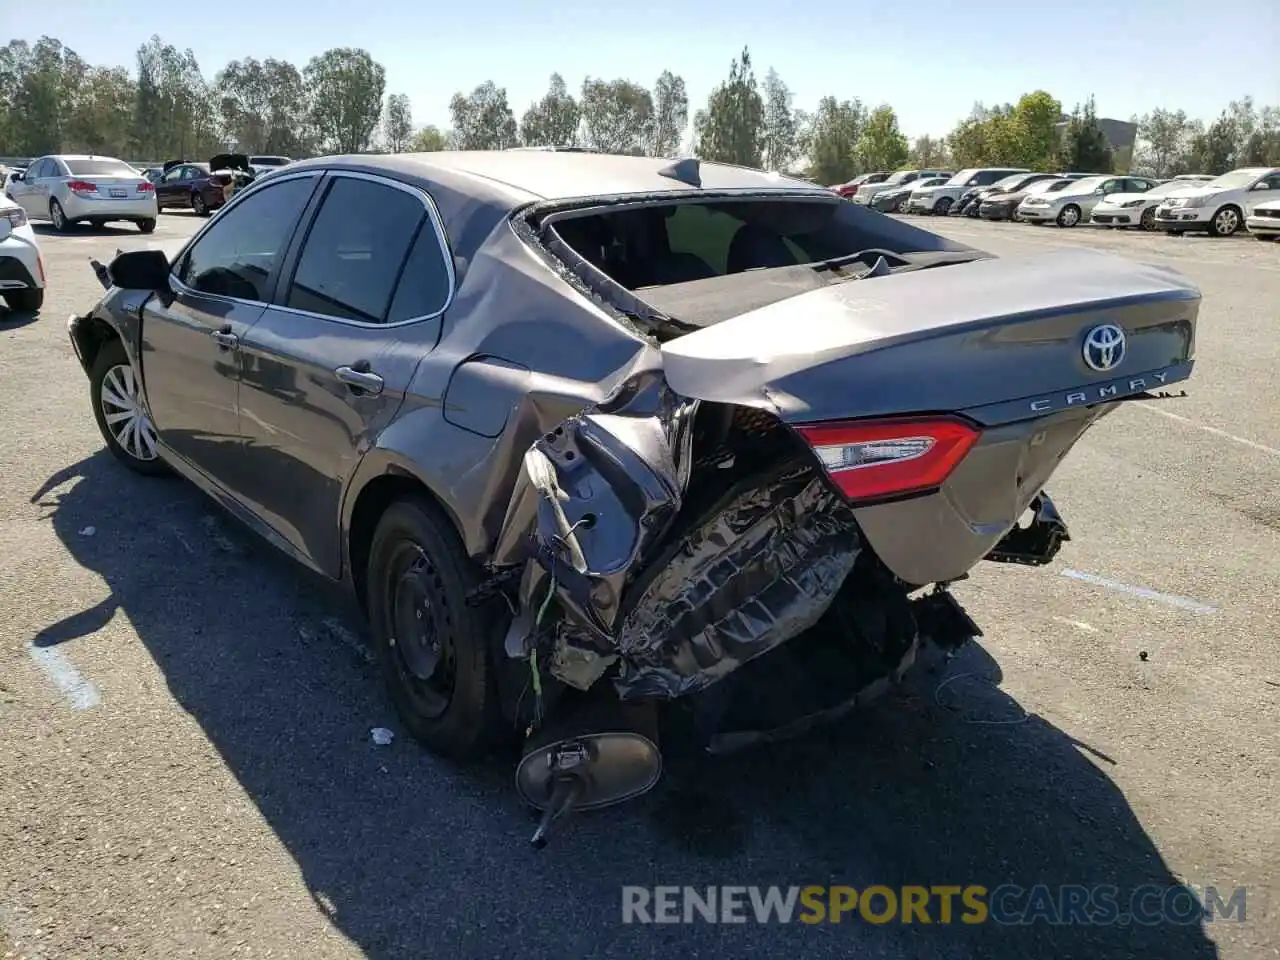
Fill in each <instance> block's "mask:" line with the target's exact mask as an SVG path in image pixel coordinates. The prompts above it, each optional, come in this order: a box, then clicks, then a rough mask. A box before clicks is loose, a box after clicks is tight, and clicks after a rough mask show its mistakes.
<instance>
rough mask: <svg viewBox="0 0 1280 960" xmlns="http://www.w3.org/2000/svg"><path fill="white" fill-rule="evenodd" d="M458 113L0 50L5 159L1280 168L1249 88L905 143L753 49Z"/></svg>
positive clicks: (1047, 102) (291, 71) (499, 97)
mask: <svg viewBox="0 0 1280 960" xmlns="http://www.w3.org/2000/svg"><path fill="white" fill-rule="evenodd" d="M449 113H450V120H451V124H450V128H449V129H448V130H441V129H439V128H436V127H432V126H428V127H424V128H421V129H415V126H414V123H413V114H412V109H411V105H410V103H409V98H408V97H407V96H405V95H404V94H398V93H392V94H389V95H388V94H387V89H386V71H385V70H384V69H383V67H382V66H381V64H379V63H377V62H376V61H375V60H374V59H373V57H372V56H371V55H370V54H369V53H368V52H367V51H365V50H360V49H353V48H345V47H343V48H335V49H331V50H326V51H325V52H323V53H321V54H320V55H318V56H316V57H313V58H312V59H311V60H310V61H309V62H308V63H307V64H306V65H304V66H303V67H302V68H301V69H299V68H298V67H297V66H295V65H294V64H292V63H289V62H287V61H283V60H275V59H270V58H268V59H266V60H255V59H253V58H251V57H250V58H245V59H242V60H233V61H231V62H230V63H228V64H226V65H225V66H224V67H223V68H222V69H221V70H219V71H218V72H217V74H215V75H214V77H213V79H212V80H209V79H207V78H206V77H205V75H204V73H203V72H202V70H201V68H200V65H199V64H198V63H197V62H196V58H195V56H194V55H193V54H192V53H191V51H190V50H179V49H178V48H176V47H174V46H172V45H171V44H166V43H164V42H163V41H162V40H161V39H160V38H159V37H158V36H153V37H152V38H151V39H150V40H149V41H147V42H146V43H145V44H143V45H142V46H141V47H139V49H138V53H137V65H136V69H135V70H134V71H133V72H130V71H128V70H125V69H123V68H119V67H101V66H93V65H91V64H88V63H86V62H85V61H84V60H83V59H81V58H80V57H79V56H78V55H77V54H76V53H75V51H73V50H70V49H68V48H67V47H65V46H63V45H62V43H60V42H59V41H58V40H55V39H53V38H51V37H41V38H40V40H38V41H37V42H36V43H34V44H29V43H27V42H26V41H23V40H13V41H10V42H9V43H8V44H7V45H5V46H4V47H0V155H10V156H35V155H39V154H42V153H52V152H57V151H66V152H70V151H77V152H92V153H102V154H110V155H115V156H121V157H129V158H133V159H138V160H163V159H167V158H170V157H206V156H211V155H212V154H214V153H217V152H220V151H222V150H224V149H226V147H227V146H228V145H229V144H231V143H234V144H235V145H236V148H237V149H239V150H241V151H244V152H246V153H271V154H284V155H287V156H291V157H295V158H299V157H305V156H311V155H318V154H325V153H358V152H361V151H367V150H373V149H381V150H387V151H391V152H401V151H423V150H440V149H445V148H456V149H471V150H490V149H503V148H506V147H513V146H520V145H524V146H543V145H569V144H575V145H581V146H585V147H590V148H593V149H596V150H601V151H608V152H613V153H631V154H638V155H648V156H671V155H674V154H677V153H681V152H685V153H695V154H697V155H698V156H700V157H702V158H704V159H708V160H720V161H724V162H728V163H737V164H743V165H747V166H752V167H764V168H766V169H771V170H786V171H792V172H802V173H805V174H807V175H808V176H810V177H812V178H813V179H815V180H817V181H818V182H820V183H827V184H834V183H839V182H842V181H844V180H848V179H849V178H851V177H853V176H855V175H857V174H859V173H863V172H867V171H870V170H893V169H897V168H900V167H903V166H908V165H910V166H913V167H919V168H927V167H942V168H950V169H958V168H961V167H970V166H1020V167H1028V168H1030V169H1038V170H1051V169H1070V170H1081V171H1107V170H1112V169H1116V170H1127V169H1132V170H1134V171H1135V172H1142V173H1147V174H1150V175H1153V176H1158V177H1168V176H1173V175H1174V174H1177V173H1190V172H1194V173H1221V172H1223V171H1226V170H1229V169H1231V168H1233V167H1237V166H1244V165H1252V164H1257V165H1267V166H1280V107H1276V106H1266V107H1262V108H1258V107H1255V105H1254V103H1253V101H1252V100H1251V99H1250V98H1249V97H1245V98H1243V99H1241V100H1238V101H1233V102H1232V103H1230V104H1229V105H1228V106H1227V108H1226V109H1225V110H1224V111H1223V112H1222V114H1221V115H1220V116H1219V117H1218V118H1217V119H1215V120H1213V121H1212V122H1211V123H1208V124H1205V123H1203V122H1202V121H1199V120H1195V119H1192V118H1189V117H1188V116H1187V115H1186V113H1185V112H1184V111H1181V110H1177V111H1175V110H1167V109H1156V110H1153V111H1152V112H1151V113H1149V114H1147V115H1145V116H1143V117H1136V118H1134V120H1135V122H1137V124H1138V143H1137V149H1136V151H1134V152H1133V154H1132V155H1121V156H1113V153H1112V149H1111V146H1110V144H1109V143H1108V142H1107V139H1106V137H1105V136H1104V134H1103V131H1102V129H1101V128H1100V126H1099V123H1098V118H1097V113H1096V108H1095V105H1094V103H1093V100H1092V99H1090V100H1089V101H1087V102H1086V103H1083V104H1080V105H1078V106H1076V107H1075V109H1074V110H1073V111H1072V113H1071V114H1070V116H1069V117H1067V118H1066V120H1065V123H1064V112H1063V106H1062V104H1061V103H1060V102H1059V101H1058V100H1057V99H1055V98H1054V97H1053V96H1052V95H1050V94H1049V93H1047V92H1045V91H1043V90H1036V91H1033V92H1030V93H1027V94H1024V95H1023V96H1022V97H1021V98H1020V99H1019V100H1018V101H1017V102H1016V103H1008V104H1003V105H999V106H995V107H986V106H984V105H982V104H977V105H975V107H974V109H973V111H972V113H971V114H970V116H968V117H967V118H965V119H964V120H962V121H961V122H960V123H959V124H958V125H957V126H956V128H955V129H954V130H952V131H951V133H950V134H948V135H947V136H944V137H936V138H935V137H931V136H922V137H918V138H916V139H915V141H914V142H909V141H908V139H907V137H906V136H904V135H903V133H902V131H901V130H900V128H899V124H898V118H897V115H896V113H895V112H894V110H893V108H892V107H891V106H889V105H888V104H880V105H878V106H871V105H869V104H866V103H864V102H863V101H862V100H860V99H858V98H856V97H854V98H848V99H841V98H838V97H835V96H827V97H823V98H822V99H821V100H819V101H818V103H817V105H816V108H815V109H814V110H813V111H811V112H810V111H807V110H803V109H801V108H798V107H797V106H796V105H795V103H794V101H793V97H792V94H791V91H790V90H789V89H788V88H787V85H786V84H785V83H784V82H783V80H782V78H781V77H779V76H778V74H777V73H776V72H775V71H774V70H772V69H770V70H768V71H767V72H766V73H765V75H764V77H763V79H757V76H756V73H755V68H754V65H753V64H752V60H751V54H750V51H749V50H746V49H744V50H743V51H742V53H741V54H740V55H739V56H738V57H736V58H735V59H734V61H733V62H732V64H731V65H730V67H729V72H728V75H727V76H726V78H725V80H724V81H723V82H722V83H720V84H719V85H718V86H717V87H716V88H715V89H714V90H713V91H712V92H711V94H710V96H709V97H708V99H707V102H706V104H705V106H703V107H702V108H700V109H698V110H696V111H695V112H694V113H693V115H692V118H691V117H690V110H689V97H688V93H687V91H686V89H685V82H684V80H683V79H682V78H681V77H679V76H677V75H676V74H674V73H672V72H671V71H669V70H667V71H663V73H662V74H661V75H660V76H659V77H658V78H657V79H656V80H655V82H654V83H653V86H652V87H647V86H645V85H643V84H640V83H637V82H635V81H633V80H630V79H625V78H615V79H603V78H597V77H587V78H586V79H585V80H584V81H583V82H582V85H581V86H580V87H579V88H578V90H577V91H576V93H575V92H572V91H571V90H570V88H569V86H568V84H567V83H566V82H565V80H564V78H563V77H562V76H560V75H559V74H552V75H551V78H550V83H549V86H548V90H547V93H546V94H545V95H544V96H543V97H542V98H541V99H539V100H538V101H537V102H535V103H533V104H530V105H529V106H528V108H527V109H526V110H525V111H524V112H523V113H522V114H521V115H520V116H519V117H517V115H516V112H515V110H514V109H513V107H512V105H511V103H510V102H509V100H508V97H507V91H506V90H505V89H504V88H502V87H499V86H497V85H496V84H495V83H493V82H492V81H486V82H484V83H482V84H480V85H479V86H477V87H476V88H475V89H473V90H472V91H471V92H470V93H466V92H458V93H456V94H454V96H453V98H452V100H451V101H450V103H449ZM691 119H692V123H690V120H691ZM689 134H691V136H687V135H689ZM1124 153H1125V154H1128V153H1129V151H1124Z"/></svg>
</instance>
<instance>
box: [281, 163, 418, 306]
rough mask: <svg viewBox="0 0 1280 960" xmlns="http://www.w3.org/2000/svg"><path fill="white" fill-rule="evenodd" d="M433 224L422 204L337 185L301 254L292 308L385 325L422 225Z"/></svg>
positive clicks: (396, 194)
mask: <svg viewBox="0 0 1280 960" xmlns="http://www.w3.org/2000/svg"><path fill="white" fill-rule="evenodd" d="M426 221H427V211H426V207H425V205H424V204H423V202H422V201H421V200H420V199H418V198H417V197H415V196H413V195H412V194H410V193H406V192H405V191H404V190H399V189H397V188H395V187H391V186H387V185H385V184H381V183H375V182H373V181H371V180H361V179H356V178H354V177H338V178H336V179H335V180H334V181H333V183H332V184H331V185H330V187H329V191H328V194H327V195H326V196H325V198H324V203H323V204H322V205H321V207H320V212H319V213H318V214H317V215H316V218H315V221H314V222H313V223H312V225H311V230H310V232H309V233H308V235H307V240H306V243H305V244H304V245H303V247H302V254H301V256H300V257H299V258H298V268H297V270H296V271H295V272H294V275H293V283H292V284H290V287H289V295H288V298H287V299H286V300H285V305H286V306H289V307H292V308H293V309H295V310H306V311H308V312H310V313H319V314H323V315H325V316H330V317H338V318H340V319H343V320H359V321H361V322H363V323H382V322H383V321H384V320H386V318H387V308H388V306H389V305H390V302H391V293H392V291H393V290H394V289H395V286H396V280H397V279H398V278H399V276H400V269H401V267H402V266H403V265H404V263H405V257H406V254H407V253H408V252H409V247H410V245H411V244H413V241H414V238H415V237H416V236H417V234H418V228H419V226H424V225H425V227H426V230H427V231H431V226H430V224H429V223H427V222H426ZM439 269H441V270H443V264H441V265H440V267H439ZM405 296H406V297H408V296H410V293H409V292H408V291H406V294H405ZM411 315H412V314H411Z"/></svg>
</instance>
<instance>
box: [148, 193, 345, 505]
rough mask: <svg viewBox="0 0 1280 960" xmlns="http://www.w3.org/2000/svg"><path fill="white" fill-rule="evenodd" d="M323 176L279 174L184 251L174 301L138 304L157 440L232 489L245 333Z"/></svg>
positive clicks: (173, 280) (175, 273)
mask: <svg viewBox="0 0 1280 960" xmlns="http://www.w3.org/2000/svg"><path fill="white" fill-rule="evenodd" d="M319 179H320V178H319V176H318V175H315V174H313V175H311V176H305V175H304V176H295V177H288V178H281V179H280V180H279V181H277V182H276V183H273V184H271V185H270V186H265V187H263V188H262V190H261V191H259V192H258V193H256V194H255V195H254V196H252V197H246V198H245V200H244V202H243V203H240V204H237V205H236V206H235V207H234V208H232V209H230V210H228V211H227V213H226V214H225V215H223V216H220V217H219V218H218V219H217V220H214V221H213V222H212V223H210V224H209V226H208V227H207V228H206V229H205V230H204V231H203V232H201V233H200V234H199V235H198V236H197V237H196V239H195V240H194V241H193V242H192V243H191V244H190V245H189V246H188V247H187V248H186V250H184V251H183V253H182V255H181V256H180V257H179V258H178V261H177V262H176V263H175V264H174V267H173V273H172V274H171V277H170V286H171V289H172V291H173V297H172V300H171V302H169V303H168V304H166V303H165V302H164V300H163V299H162V298H161V297H159V296H155V297H151V298H150V299H149V300H147V302H146V304H145V305H144V307H143V308H142V311H143V316H142V350H141V358H142V376H143V381H144V383H145V385H146V394H147V403H148V406H149V407H150V409H151V415H152V419H153V421H154V422H155V425H156V429H157V432H158V433H159V435H160V440H161V442H163V443H164V444H165V445H166V446H167V447H168V448H169V449H170V450H171V451H172V452H174V453H176V454H177V455H178V456H180V457H182V459H184V460H185V461H187V462H188V463H189V464H191V465H192V466H194V467H196V468H197V469H198V470H199V471H201V472H202V473H203V474H205V475H206V476H207V477H209V478H212V479H213V480H214V481H216V482H217V484H218V485H219V486H221V487H223V488H224V489H226V490H229V491H231V492H233V493H234V492H235V490H236V488H237V487H238V486H239V480H238V477H239V475H240V471H239V470H238V467H239V456H238V454H239V451H240V448H241V447H242V446H243V444H242V443H241V432H240V426H239V422H238V415H237V411H236V397H237V393H238V392H239V386H240V376H241V363H240V349H239V339H240V338H241V337H243V336H244V335H245V332H246V331H247V330H248V329H249V328H250V327H252V326H253V324H255V323H256V322H257V321H258V318H259V317H261V316H262V311H263V309H264V308H265V306H266V303H267V301H268V300H270V298H271V294H272V291H273V289H274V285H275V280H276V277H277V275H278V274H279V271H280V265H281V264H282V263H283V262H284V258H285V254H286V252H287V249H288V245H289V242H290V239H291V237H292V235H293V231H294V229H295V227H296V225H297V223H298V222H299V220H300V219H301V217H302V213H303V210H304V209H305V208H306V206H307V203H308V201H309V200H310V198H311V194H312V192H313V191H314V189H315V186H316V183H317V182H318V181H319Z"/></svg>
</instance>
